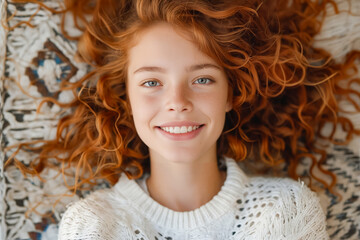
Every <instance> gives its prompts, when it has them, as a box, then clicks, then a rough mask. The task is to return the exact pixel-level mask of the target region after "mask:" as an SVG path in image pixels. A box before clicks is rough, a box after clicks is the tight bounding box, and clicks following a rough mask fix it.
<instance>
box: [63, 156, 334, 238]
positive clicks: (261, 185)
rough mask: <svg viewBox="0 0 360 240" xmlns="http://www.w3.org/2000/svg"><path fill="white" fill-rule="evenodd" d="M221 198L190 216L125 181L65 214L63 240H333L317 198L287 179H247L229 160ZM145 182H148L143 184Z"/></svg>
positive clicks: (233, 162) (127, 180)
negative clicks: (174, 209) (168, 206)
mask: <svg viewBox="0 0 360 240" xmlns="http://www.w3.org/2000/svg"><path fill="white" fill-rule="evenodd" d="M226 166H227V177H226V181H225V183H224V185H223V186H222V188H221V190H220V192H219V193H218V194H217V195H216V196H215V197H214V198H213V199H212V200H210V201H209V202H208V203H206V204H205V205H203V206H201V207H200V208H198V209H195V210H193V211H190V212H175V211H173V210H170V209H168V208H166V207H164V206H161V205H160V204H158V203H157V202H155V201H154V200H153V199H152V198H151V197H150V196H149V195H148V194H147V193H146V191H144V190H143V188H142V187H141V186H140V185H143V186H145V185H146V184H144V182H142V183H140V184H139V182H137V181H135V180H129V179H128V178H127V177H125V176H123V177H121V178H120V180H119V182H118V183H117V184H116V185H115V186H114V187H113V188H111V189H106V190H100V191H96V192H94V193H93V194H91V195H90V196H89V197H87V198H85V199H83V200H81V201H79V202H76V203H74V204H72V205H71V206H70V207H69V208H68V209H67V211H66V212H65V214H64V216H63V218H62V220H61V224H60V230H59V239H60V240H61V239H101V240H107V239H152V240H153V239H155V240H156V239H167V240H168V239H172V240H178V239H179V240H184V239H196V240H200V239H247V240H249V239H274V240H275V239H276V240H280V239H286V240H292V239H316V240H321V239H329V237H328V234H327V232H326V220H325V215H324V213H323V211H322V209H321V207H320V204H319V200H318V198H317V197H316V194H315V193H314V192H312V191H311V190H310V189H309V188H307V187H306V186H305V185H304V183H299V182H296V181H293V180H291V179H285V178H264V177H251V178H250V177H247V176H246V175H245V174H244V172H243V171H242V170H241V169H240V168H239V166H238V165H237V163H236V162H235V161H234V160H231V159H226ZM142 181H144V180H142Z"/></svg>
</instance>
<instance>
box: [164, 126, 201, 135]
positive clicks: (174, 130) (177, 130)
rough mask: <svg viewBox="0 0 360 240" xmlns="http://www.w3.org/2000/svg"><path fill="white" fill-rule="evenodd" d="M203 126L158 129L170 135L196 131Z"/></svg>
mask: <svg viewBox="0 0 360 240" xmlns="http://www.w3.org/2000/svg"><path fill="white" fill-rule="evenodd" d="M202 126H204V124H202V125H195V126H175V127H159V128H160V129H161V130H163V131H165V132H168V133H172V134H184V133H190V132H193V131H196V130H197V129H199V128H201V127H202Z"/></svg>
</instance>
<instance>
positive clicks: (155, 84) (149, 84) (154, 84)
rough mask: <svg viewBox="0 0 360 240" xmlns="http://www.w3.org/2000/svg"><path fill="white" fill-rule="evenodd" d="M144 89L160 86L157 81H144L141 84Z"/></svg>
mask: <svg viewBox="0 0 360 240" xmlns="http://www.w3.org/2000/svg"><path fill="white" fill-rule="evenodd" d="M142 85H143V86H145V87H157V86H160V83H159V82H158V81H153V80H152V81H146V82H144V83H143V84H142Z"/></svg>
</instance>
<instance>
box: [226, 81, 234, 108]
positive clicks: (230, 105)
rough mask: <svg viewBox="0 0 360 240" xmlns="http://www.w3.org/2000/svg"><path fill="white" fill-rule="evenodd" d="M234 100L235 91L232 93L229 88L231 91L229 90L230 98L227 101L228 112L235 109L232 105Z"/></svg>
mask: <svg viewBox="0 0 360 240" xmlns="http://www.w3.org/2000/svg"><path fill="white" fill-rule="evenodd" d="M232 100H233V91H232V88H231V87H230V86H229V89H228V98H227V101H226V108H225V110H226V112H230V111H231V110H232V108H233V104H232Z"/></svg>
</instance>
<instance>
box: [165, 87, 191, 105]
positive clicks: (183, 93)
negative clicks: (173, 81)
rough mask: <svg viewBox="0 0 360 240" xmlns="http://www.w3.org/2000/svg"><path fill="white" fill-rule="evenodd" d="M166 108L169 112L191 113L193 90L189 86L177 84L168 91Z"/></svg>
mask: <svg viewBox="0 0 360 240" xmlns="http://www.w3.org/2000/svg"><path fill="white" fill-rule="evenodd" d="M166 108H167V110H168V111H174V112H187V111H191V110H192V108H193V104H192V101H191V90H190V89H189V88H188V87H187V86H184V85H183V86H181V85H180V84H177V85H175V86H172V87H170V88H169V89H168V92H167V103H166Z"/></svg>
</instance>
